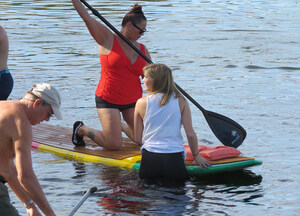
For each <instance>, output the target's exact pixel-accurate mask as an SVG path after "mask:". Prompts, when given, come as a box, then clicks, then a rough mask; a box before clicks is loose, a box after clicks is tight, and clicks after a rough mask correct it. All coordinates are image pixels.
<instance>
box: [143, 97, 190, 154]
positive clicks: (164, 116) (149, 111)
mask: <svg viewBox="0 0 300 216" xmlns="http://www.w3.org/2000/svg"><path fill="white" fill-rule="evenodd" d="M162 95H163V94H161V93H156V94H151V95H148V96H147V108H146V113H145V117H144V121H143V124H144V131H143V137H142V143H143V145H142V148H141V149H143V148H145V149H146V150H148V151H150V152H155V153H175V152H184V153H185V149H184V147H183V139H182V135H181V125H182V123H181V112H180V108H179V103H178V98H175V96H172V97H171V98H170V100H169V101H168V103H167V104H165V105H163V106H159V105H160V101H161V98H162Z"/></svg>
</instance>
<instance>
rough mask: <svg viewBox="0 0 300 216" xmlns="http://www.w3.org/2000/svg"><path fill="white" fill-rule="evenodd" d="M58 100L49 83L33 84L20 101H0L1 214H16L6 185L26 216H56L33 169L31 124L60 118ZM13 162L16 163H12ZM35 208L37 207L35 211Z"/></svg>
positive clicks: (58, 97) (12, 215) (56, 93)
mask: <svg viewBox="0 0 300 216" xmlns="http://www.w3.org/2000/svg"><path fill="white" fill-rule="evenodd" d="M60 105H61V97H60V94H59V92H58V91H57V90H56V89H55V88H54V87H52V86H51V85H49V84H45V83H43V84H36V85H34V86H33V88H32V90H31V91H27V92H26V95H25V96H24V97H23V98H22V99H20V100H19V101H0V215H10V216H14V215H19V214H18V211H17V210H16V209H15V207H14V206H12V204H11V203H10V198H9V195H8V190H7V187H6V185H5V183H7V184H8V186H9V187H10V188H11V190H12V191H13V192H14V193H15V194H16V195H17V196H18V198H19V199H20V200H21V202H22V203H23V205H24V207H25V208H26V210H27V214H28V215H40V212H39V210H38V208H39V209H40V210H41V211H42V212H43V213H44V214H45V215H47V216H49V215H51V216H52V215H55V213H54V211H53V210H52V208H51V207H50V205H49V203H48V201H47V199H46V197H45V194H44V193H43V190H42V187H41V185H40V184H39V181H38V179H37V177H36V176H35V173H34V171H33V168H32V160H31V143H32V125H36V124H39V123H41V122H42V121H49V120H50V117H52V116H53V114H54V115H55V116H56V117H57V118H58V119H62V117H61V112H60ZM14 159H15V162H14ZM37 207H38V208H37Z"/></svg>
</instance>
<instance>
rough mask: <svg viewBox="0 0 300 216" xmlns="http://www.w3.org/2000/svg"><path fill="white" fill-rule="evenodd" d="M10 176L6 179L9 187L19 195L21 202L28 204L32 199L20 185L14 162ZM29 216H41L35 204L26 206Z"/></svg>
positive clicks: (11, 164)
mask: <svg viewBox="0 0 300 216" xmlns="http://www.w3.org/2000/svg"><path fill="white" fill-rule="evenodd" d="M10 171H11V172H10V175H9V178H8V179H6V180H7V181H8V182H7V184H8V186H9V187H10V189H11V190H12V191H13V192H14V193H15V194H16V195H17V197H18V198H19V199H20V200H21V202H22V203H23V204H24V203H28V201H29V200H31V197H30V196H29V195H28V194H27V192H26V191H25V190H24V188H23V187H22V185H21V184H20V182H19V180H18V177H17V170H16V166H15V164H14V162H13V161H11V162H10ZM26 210H27V214H28V215H39V214H40V213H39V211H38V209H37V207H36V206H35V204H34V203H31V204H28V205H27V206H26Z"/></svg>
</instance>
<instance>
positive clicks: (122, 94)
mask: <svg viewBox="0 0 300 216" xmlns="http://www.w3.org/2000/svg"><path fill="white" fill-rule="evenodd" d="M140 46H141V48H140V50H141V52H142V53H144V54H145V47H144V45H143V44H140ZM100 63H101V77H100V81H99V84H98V87H97V89H96V95H97V96H98V97H101V98H102V99H103V100H105V101H107V102H109V103H113V104H118V105H125V104H131V103H135V102H136V101H137V100H138V99H139V98H141V97H142V94H143V90H142V87H141V81H140V76H143V67H144V66H145V65H146V61H145V60H144V59H143V58H142V57H141V56H139V57H138V59H137V60H136V61H135V62H134V63H133V64H131V63H130V61H129V59H128V57H127V55H126V54H125V53H124V51H123V49H122V47H121V46H120V44H119V41H118V40H117V38H116V37H114V44H113V48H112V50H111V52H110V53H109V54H108V55H100Z"/></svg>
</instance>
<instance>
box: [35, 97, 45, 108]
mask: <svg viewBox="0 0 300 216" xmlns="http://www.w3.org/2000/svg"><path fill="white" fill-rule="evenodd" d="M42 104H43V100H42V99H40V98H39V99H36V100H35V101H34V103H33V108H36V107H38V106H40V105H42Z"/></svg>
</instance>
